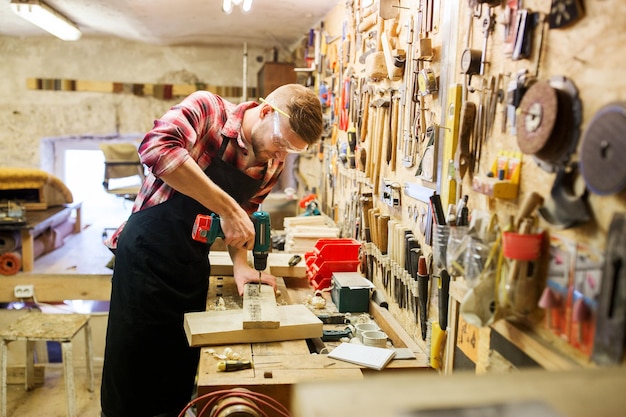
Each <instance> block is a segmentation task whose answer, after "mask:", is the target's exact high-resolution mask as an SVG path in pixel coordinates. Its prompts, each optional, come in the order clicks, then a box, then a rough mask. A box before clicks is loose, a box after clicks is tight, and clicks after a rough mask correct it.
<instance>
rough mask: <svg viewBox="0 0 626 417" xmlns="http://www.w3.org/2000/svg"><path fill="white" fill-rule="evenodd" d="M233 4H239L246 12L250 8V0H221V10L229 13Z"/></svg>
mask: <svg viewBox="0 0 626 417" xmlns="http://www.w3.org/2000/svg"><path fill="white" fill-rule="evenodd" d="M234 6H241V10H242V11H243V12H244V13H247V12H249V11H250V9H252V0H223V1H222V11H223V12H224V13H226V14H231V12H232V11H233V7H234Z"/></svg>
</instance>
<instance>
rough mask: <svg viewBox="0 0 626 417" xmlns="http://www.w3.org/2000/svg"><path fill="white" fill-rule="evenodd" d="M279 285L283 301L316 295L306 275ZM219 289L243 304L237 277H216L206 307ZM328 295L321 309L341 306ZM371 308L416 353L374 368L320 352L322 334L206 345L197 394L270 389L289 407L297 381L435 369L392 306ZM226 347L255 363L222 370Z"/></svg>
mask: <svg viewBox="0 0 626 417" xmlns="http://www.w3.org/2000/svg"><path fill="white" fill-rule="evenodd" d="M212 256H218V257H219V256H220V255H213V254H212ZM285 256H286V255H285ZM288 257H289V256H287V258H288ZM275 259H276V258H275ZM272 268H273V269H272V270H273V271H274V270H276V269H274V268H278V266H276V265H272ZM291 271H292V272H294V273H295V274H296V275H298V271H299V269H298V267H296V268H295V269H292V270H291ZM225 272H228V271H225ZM300 273H301V271H300ZM302 275H304V274H302ZM277 286H278V289H279V291H280V295H278V296H277V298H276V301H277V304H278V305H288V304H295V303H302V304H305V303H306V299H307V297H309V296H311V295H313V292H314V291H313V289H312V287H310V285H309V283H308V281H307V279H306V278H305V277H304V276H300V277H288V276H286V277H283V278H278V281H277ZM220 294H221V297H222V299H223V301H224V305H225V307H226V308H227V309H232V308H241V306H242V299H241V297H240V296H239V295H238V294H237V290H236V286H235V283H234V280H233V278H232V277H230V276H224V277H218V276H212V277H211V280H210V288H209V296H208V302H207V310H211V309H215V308H216V305H217V303H218V300H219V296H220ZM324 297H325V298H326V299H327V306H326V308H325V310H323V311H321V314H326V313H328V312H330V311H332V310H333V309H334V311H335V312H336V307H334V305H333V304H332V301H331V299H330V294H329V293H324ZM369 313H370V315H371V316H372V317H373V318H374V320H375V321H376V323H377V324H378V325H379V326H380V328H381V329H382V330H383V331H385V332H386V333H387V335H388V336H389V338H390V339H391V340H392V342H393V345H394V347H403V348H408V349H409V350H411V351H412V352H413V353H414V354H415V358H414V359H408V360H392V361H391V362H390V363H389V364H388V365H387V367H386V368H385V369H384V370H383V371H375V370H371V369H367V368H363V367H360V366H357V365H353V364H350V363H347V362H342V361H339V360H335V359H331V358H329V357H328V356H327V355H326V354H323V353H324V352H325V351H324V350H322V354H317V353H315V350H316V349H317V350H319V349H321V348H323V346H320V345H319V344H320V343H323V342H321V340H320V339H317V340H308V341H307V340H290V341H284V342H267V343H246V344H233V345H221V346H206V347H202V348H201V355H200V364H199V368H198V383H197V385H198V396H202V395H204V394H207V393H211V392H214V391H217V390H222V389H229V388H234V387H243V388H247V389H249V390H251V391H254V392H258V393H261V394H265V395H269V396H271V397H272V398H274V399H275V400H277V401H279V402H280V403H281V404H283V405H284V406H286V407H288V408H290V407H291V403H292V400H291V396H292V390H293V385H294V384H296V383H300V382H303V381H312V380H317V381H320V380H323V381H327V380H328V381H330V380H340V381H354V380H361V379H363V378H364V376H365V377H367V375H371V374H380V373H384V374H389V373H398V372H403V371H414V372H415V371H417V370H421V371H430V372H433V373H434V371H433V369H432V368H431V367H430V365H429V360H428V357H427V356H426V355H425V354H424V353H423V352H422V350H421V349H420V348H419V347H418V345H417V344H415V343H414V342H413V340H412V339H411V337H410V336H409V335H408V334H407V333H406V332H404V330H403V329H402V328H401V327H400V326H399V325H398V323H396V322H395V320H394V319H393V318H392V317H391V314H390V313H389V312H388V311H387V310H385V309H384V308H381V307H380V306H378V305H377V304H376V303H374V302H371V303H370V312H369ZM316 314H317V313H316ZM345 327H346V325H345V324H344V325H330V324H329V325H324V328H325V329H329V330H332V329H343V328H345ZM339 343H341V342H339V341H337V342H326V343H325V345H326V347H327V349H332V348H333V347H334V346H336V345H338V344H339ZM315 346H317V347H315ZM226 348H231V349H232V350H233V351H234V352H236V353H238V354H240V355H241V357H242V359H251V360H252V361H253V363H254V367H253V368H252V369H245V370H240V371H235V372H219V371H218V370H217V363H218V360H219V359H217V358H216V357H215V356H214V354H213V352H215V353H217V354H222V353H223V352H224V350H225V349H226ZM312 351H313V352H314V353H312Z"/></svg>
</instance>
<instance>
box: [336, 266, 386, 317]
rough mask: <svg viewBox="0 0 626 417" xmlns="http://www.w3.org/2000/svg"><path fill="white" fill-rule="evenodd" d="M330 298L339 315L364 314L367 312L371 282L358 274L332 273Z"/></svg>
mask: <svg viewBox="0 0 626 417" xmlns="http://www.w3.org/2000/svg"><path fill="white" fill-rule="evenodd" d="M332 283H333V289H332V290H331V297H332V299H333V303H335V305H336V306H337V309H338V310H339V312H340V313H348V312H350V313H366V312H368V311H369V299H370V290H371V289H372V288H375V287H374V284H373V283H372V282H371V281H368V280H367V279H366V278H364V277H363V276H362V275H361V273H360V272H333V275H332Z"/></svg>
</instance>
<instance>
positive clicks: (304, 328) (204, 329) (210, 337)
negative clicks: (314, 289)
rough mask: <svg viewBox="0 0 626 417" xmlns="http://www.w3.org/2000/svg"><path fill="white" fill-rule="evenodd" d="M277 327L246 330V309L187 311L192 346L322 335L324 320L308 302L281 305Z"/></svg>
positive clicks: (186, 326)
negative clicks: (312, 309) (243, 313)
mask: <svg viewBox="0 0 626 417" xmlns="http://www.w3.org/2000/svg"><path fill="white" fill-rule="evenodd" d="M278 311H279V314H280V327H278V328H277V329H244V328H243V327H242V319H243V315H242V310H226V311H203V312H198V313H188V314H185V322H184V325H185V333H186V335H187V340H188V341H189V345H190V346H209V345H223V344H229V343H254V342H275V341H280V340H295V339H308V338H313V337H321V336H322V322H321V321H320V319H318V318H317V317H316V316H315V314H313V313H312V312H311V311H310V310H309V309H308V308H307V307H306V306H304V305H299V304H295V305H286V306H279V307H278Z"/></svg>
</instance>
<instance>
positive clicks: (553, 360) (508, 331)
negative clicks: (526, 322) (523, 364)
mask: <svg viewBox="0 0 626 417" xmlns="http://www.w3.org/2000/svg"><path fill="white" fill-rule="evenodd" d="M490 327H491V328H492V329H493V330H495V331H497V332H498V333H500V334H501V335H502V336H504V337H505V338H506V339H507V340H509V341H510V342H511V343H513V344H514V345H515V346H517V347H518V348H519V349H521V350H522V351H523V352H524V353H525V354H527V355H528V356H530V357H531V358H532V359H533V360H534V361H535V362H537V363H538V364H539V365H541V366H542V367H543V368H545V369H546V370H549V371H558V370H571V369H576V368H580V366H581V365H580V364H577V363H576V362H575V361H574V360H573V359H572V358H571V357H566V356H565V355H563V354H561V353H559V352H557V351H555V350H554V349H553V348H551V347H550V346H549V345H547V342H545V341H542V340H540V339H539V338H536V337H533V336H532V333H531V331H529V330H528V329H526V330H521V329H519V328H518V327H517V326H515V325H514V324H512V323H509V322H507V321H506V320H498V321H496V322H495V323H493V324H492V325H491V326H490ZM591 365H592V364H588V366H591Z"/></svg>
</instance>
